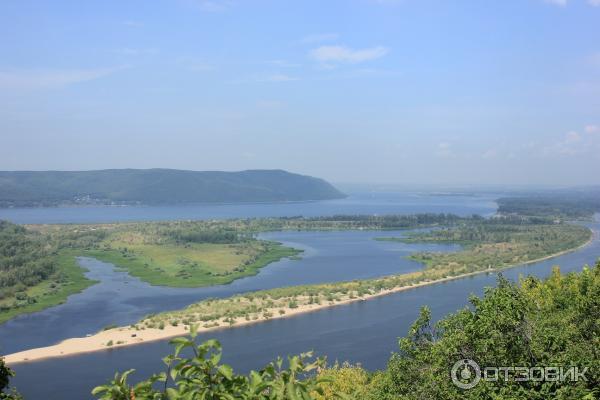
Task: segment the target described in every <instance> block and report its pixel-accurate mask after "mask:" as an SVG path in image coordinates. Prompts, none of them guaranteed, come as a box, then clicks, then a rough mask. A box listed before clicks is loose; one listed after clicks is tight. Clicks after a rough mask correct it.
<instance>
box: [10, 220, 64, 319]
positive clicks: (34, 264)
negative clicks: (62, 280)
mask: <svg viewBox="0 0 600 400" xmlns="http://www.w3.org/2000/svg"><path fill="white" fill-rule="evenodd" d="M51 249H52V247H50V248H48V247H47V246H46V243H45V242H44V241H43V240H42V237H41V235H37V234H35V233H33V232H28V231H27V230H26V229H25V228H23V227H21V226H18V225H15V224H12V223H10V222H6V221H0V300H1V299H4V298H6V297H10V296H13V295H15V294H16V300H17V301H27V300H28V299H27V296H26V295H25V294H24V293H22V294H21V295H20V294H19V293H20V292H22V291H23V290H25V289H26V288H27V287H31V286H35V285H37V284H38V283H40V282H41V281H43V280H45V279H48V278H49V277H50V276H51V275H52V274H54V273H55V272H56V268H57V267H56V263H55V262H54V259H53V257H52V251H51ZM2 307H4V306H2Z"/></svg>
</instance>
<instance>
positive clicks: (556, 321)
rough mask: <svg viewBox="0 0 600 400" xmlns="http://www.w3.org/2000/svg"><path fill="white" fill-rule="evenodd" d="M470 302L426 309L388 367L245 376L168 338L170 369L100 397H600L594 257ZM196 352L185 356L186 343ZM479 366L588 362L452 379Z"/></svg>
mask: <svg viewBox="0 0 600 400" xmlns="http://www.w3.org/2000/svg"><path fill="white" fill-rule="evenodd" d="M470 301H471V307H468V308H465V309H463V310H461V311H459V312H457V313H455V314H451V315H449V316H448V317H446V318H444V319H442V320H441V321H439V322H438V323H437V324H432V322H431V313H430V311H429V310H428V309H427V308H424V309H423V310H422V311H421V316H420V317H419V319H418V320H417V321H416V322H415V323H414V325H413V326H412V328H411V329H410V332H409V335H408V336H407V337H405V338H402V339H400V341H399V351H398V352H397V353H395V354H394V355H393V356H392V357H391V359H390V361H389V363H388V367H387V369H385V370H384V371H378V372H375V373H369V372H367V371H365V370H363V369H362V368H360V367H358V366H351V365H346V364H344V365H342V366H337V365H336V366H334V367H332V368H328V369H326V368H324V360H321V359H318V360H316V361H312V362H309V359H310V354H306V355H301V356H298V357H292V358H290V359H289V366H288V368H282V362H281V360H278V361H277V362H275V363H271V364H269V365H268V366H267V367H266V368H264V369H262V370H261V371H258V372H251V373H250V374H249V375H248V376H243V375H236V374H234V373H233V371H232V369H231V367H229V366H226V365H223V364H220V357H221V348H220V346H219V344H218V343H217V342H216V341H208V342H206V343H204V344H201V345H196V344H195V343H194V339H193V338H194V335H192V339H186V338H177V339H175V340H173V341H172V343H173V344H174V345H175V353H174V354H173V355H171V356H168V357H167V358H166V359H165V363H166V365H167V372H166V373H162V374H159V375H155V376H153V377H151V378H150V379H148V380H146V381H143V382H141V383H139V384H137V385H135V386H130V385H129V384H128V383H127V377H128V375H129V373H130V372H131V371H128V372H126V373H124V374H122V375H119V374H117V375H116V376H115V379H114V380H113V381H112V382H111V383H110V384H109V385H105V386H100V387H98V388H96V389H94V392H93V393H94V394H95V395H99V396H101V397H100V398H101V399H115V400H121V399H123V400H125V399H290V400H295V399H302V400H305V399H317V400H330V399H336V398H343V399H356V400H363V399H365V400H392V399H393V400H397V399H404V400H411V399H415V400H417V399H444V400H446V399H450V400H451V399H473V400H475V399H532V400H536V399H539V400H545V399H564V400H571V399H582V400H594V399H600V263H598V264H596V266H594V267H591V268H588V267H586V268H584V270H583V271H582V272H581V273H579V274H574V273H571V274H568V275H561V274H560V272H559V270H558V269H555V270H554V271H553V273H552V276H551V277H550V278H549V279H547V280H545V281H541V280H539V279H536V278H532V277H529V278H526V279H523V280H522V281H521V284H520V285H516V284H513V283H510V282H509V281H507V280H505V279H503V278H502V277H500V278H499V280H498V285H497V287H495V288H488V289H486V291H485V294H484V296H483V298H478V297H472V298H471V299H470ZM184 350H186V351H192V352H193V355H192V356H191V357H190V358H185V357H181V356H180V354H181V352H182V351H184ZM461 359H471V360H474V361H475V362H477V363H478V364H479V365H481V366H498V367H499V366H513V367H515V366H519V367H520V366H523V367H539V366H541V367H546V366H564V367H570V366H577V367H578V368H579V369H580V370H583V369H584V368H587V373H586V379H585V380H583V379H582V380H579V381H577V382H570V381H566V382H561V381H528V382H518V381H515V380H514V379H512V380H508V381H503V380H498V381H494V382H487V381H484V380H482V381H480V382H479V384H478V385H477V386H475V387H474V388H472V389H468V390H465V389H461V388H459V387H457V386H456V385H454V384H453V382H452V380H451V379H450V371H451V369H452V366H453V365H454V364H455V363H456V361H458V360H461Z"/></svg>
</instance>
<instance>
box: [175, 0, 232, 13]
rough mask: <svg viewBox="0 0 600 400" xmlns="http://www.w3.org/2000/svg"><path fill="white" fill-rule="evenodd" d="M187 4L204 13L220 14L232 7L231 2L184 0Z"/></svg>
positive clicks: (225, 0) (226, 0)
mask: <svg viewBox="0 0 600 400" xmlns="http://www.w3.org/2000/svg"><path fill="white" fill-rule="evenodd" d="M185 1H186V2H187V3H188V4H191V5H192V6H194V7H197V8H199V9H200V10H202V11H206V12H221V11H225V10H226V9H228V8H229V7H230V6H232V5H233V3H234V2H233V1H231V0H185Z"/></svg>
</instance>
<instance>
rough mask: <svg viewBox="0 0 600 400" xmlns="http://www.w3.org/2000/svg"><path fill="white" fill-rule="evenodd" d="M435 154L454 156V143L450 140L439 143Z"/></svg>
mask: <svg viewBox="0 0 600 400" xmlns="http://www.w3.org/2000/svg"><path fill="white" fill-rule="evenodd" d="M435 155H436V156H438V157H454V153H453V152H452V145H451V144H450V143H448V142H440V143H438V145H437V149H436V152H435Z"/></svg>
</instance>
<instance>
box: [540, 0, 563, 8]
mask: <svg viewBox="0 0 600 400" xmlns="http://www.w3.org/2000/svg"><path fill="white" fill-rule="evenodd" d="M544 1H545V2H546V3H549V4H554V5H555V6H560V7H564V6H566V5H567V1H568V0H544Z"/></svg>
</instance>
